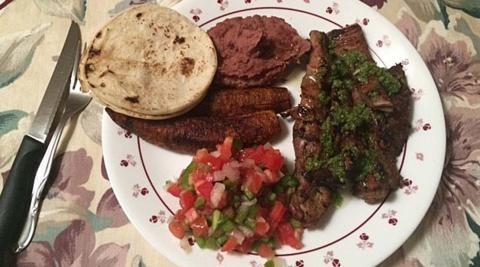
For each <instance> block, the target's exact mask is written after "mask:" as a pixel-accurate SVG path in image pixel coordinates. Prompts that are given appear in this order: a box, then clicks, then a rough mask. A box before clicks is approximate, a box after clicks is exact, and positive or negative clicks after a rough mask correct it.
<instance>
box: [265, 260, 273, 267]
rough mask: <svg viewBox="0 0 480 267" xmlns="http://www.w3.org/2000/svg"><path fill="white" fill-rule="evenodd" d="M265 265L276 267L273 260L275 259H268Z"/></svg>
mask: <svg viewBox="0 0 480 267" xmlns="http://www.w3.org/2000/svg"><path fill="white" fill-rule="evenodd" d="M264 266H265V267H275V263H274V262H273V260H268V261H267V262H265V264H264Z"/></svg>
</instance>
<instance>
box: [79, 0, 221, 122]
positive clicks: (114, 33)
mask: <svg viewBox="0 0 480 267" xmlns="http://www.w3.org/2000/svg"><path fill="white" fill-rule="evenodd" d="M216 68H217V55H216V51H215V47H214V45H213V42H212V40H211V39H210V37H209V36H208V35H207V33H206V32H204V31H203V30H201V29H200V28H199V27H197V26H196V25H195V24H193V23H192V22H191V21H190V20H189V19H188V18H186V17H184V16H183V15H181V14H179V13H177V12H176V11H174V10H172V9H169V8H166V7H162V6H160V5H156V4H147V5H141V6H138V7H135V8H131V9H129V10H127V11H126V12H124V13H122V14H120V15H118V16H117V17H115V18H114V19H113V20H111V21H110V22H109V23H108V24H107V25H105V26H104V27H103V28H102V29H101V30H100V31H99V32H98V33H97V34H96V36H95V38H94V40H93V42H92V43H91V45H90V46H89V48H88V49H87V50H86V51H85V53H84V55H83V57H82V61H81V63H80V75H79V77H80V82H81V84H82V88H83V89H88V90H90V91H91V92H92V93H93V95H94V96H96V97H97V98H98V99H99V100H100V101H101V102H103V103H104V104H105V105H107V106H109V107H110V108H112V109H113V110H115V111H117V112H120V113H123V114H125V115H128V116H132V117H138V118H144V119H166V118H171V117H174V116H178V115H180V114H183V113H185V112H187V111H188V110H190V109H192V108H193V107H194V106H195V105H196V104H198V103H199V102H200V101H201V100H202V99H203V97H204V96H205V94H206V92H207V90H208V87H209V86H210V84H211V82H212V80H213V77H214V75H215V71H216Z"/></svg>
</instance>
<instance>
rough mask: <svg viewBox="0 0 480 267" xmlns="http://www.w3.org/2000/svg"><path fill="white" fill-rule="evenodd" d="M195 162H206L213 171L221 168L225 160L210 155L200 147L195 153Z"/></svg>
mask: <svg viewBox="0 0 480 267" xmlns="http://www.w3.org/2000/svg"><path fill="white" fill-rule="evenodd" d="M195 162H197V163H202V164H207V165H209V166H210V167H212V170H213V171H218V170H221V169H222V166H223V164H225V162H226V160H223V159H221V158H216V157H214V156H212V155H211V154H210V153H208V150H206V149H200V150H198V151H197V153H196V155H195Z"/></svg>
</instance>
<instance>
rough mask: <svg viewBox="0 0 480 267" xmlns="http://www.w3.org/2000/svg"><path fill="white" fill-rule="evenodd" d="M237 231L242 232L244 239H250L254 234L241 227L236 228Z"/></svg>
mask: <svg viewBox="0 0 480 267" xmlns="http://www.w3.org/2000/svg"><path fill="white" fill-rule="evenodd" d="M238 229H240V231H242V233H243V234H244V235H245V236H246V237H252V236H253V235H254V234H255V233H254V232H253V231H252V230H250V229H248V227H245V226H243V225H240V226H238Z"/></svg>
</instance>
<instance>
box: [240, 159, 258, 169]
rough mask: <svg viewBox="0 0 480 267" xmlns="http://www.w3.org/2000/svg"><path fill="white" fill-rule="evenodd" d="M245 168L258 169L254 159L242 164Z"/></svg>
mask: <svg viewBox="0 0 480 267" xmlns="http://www.w3.org/2000/svg"><path fill="white" fill-rule="evenodd" d="M242 166H243V167H244V168H254V167H256V165H255V161H254V160H253V159H246V160H244V161H243V162H242Z"/></svg>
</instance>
